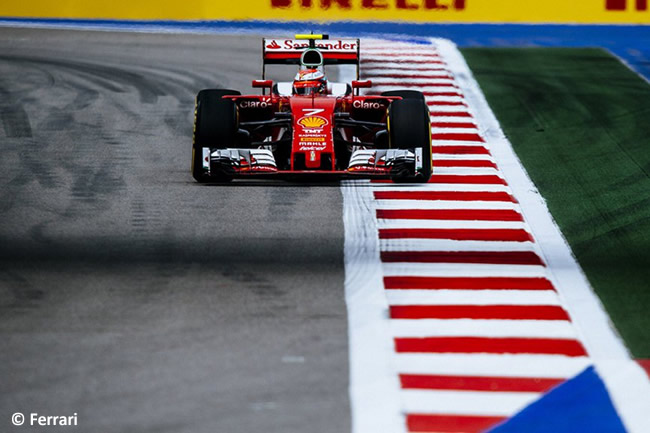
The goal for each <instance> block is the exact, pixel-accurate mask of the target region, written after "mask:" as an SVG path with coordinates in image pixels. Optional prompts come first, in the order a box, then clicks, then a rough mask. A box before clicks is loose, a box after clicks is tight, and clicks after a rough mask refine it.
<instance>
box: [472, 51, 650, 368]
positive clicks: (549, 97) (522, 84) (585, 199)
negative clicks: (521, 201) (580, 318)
mask: <svg viewBox="0 0 650 433" xmlns="http://www.w3.org/2000/svg"><path fill="white" fill-rule="evenodd" d="M462 52H463V55H464V56H465V58H466V59H467V62H468V63H469V66H470V68H471V69H472V71H473V72H474V75H475V77H476V79H477V80H478V82H479V84H480V85H481V88H482V90H483V92H484V93H485V96H486V98H487V100H488V102H489V104H490V107H491V108H492V110H494V112H495V114H496V116H497V118H498V119H499V122H500V123H501V126H502V128H503V130H504V131H505V133H506V135H507V136H508V138H509V140H510V141H511V143H512V145H513V146H514V149H515V151H516V153H517V155H518V156H519V158H520V159H521V161H522V163H523V164H524V166H525V167H526V170H527V171H528V174H529V175H530V177H531V178H532V180H533V182H534V183H535V185H537V187H538V189H539V191H540V192H541V194H542V195H543V196H544V198H545V199H546V201H547V204H548V207H549V209H550V211H551V213H552V215H553V217H554V218H555V220H556V222H557V223H558V225H559V226H560V229H561V230H562V233H563V234H564V236H565V237H566V239H567V241H568V242H569V244H570V245H571V248H572V250H573V252H574V254H575V256H576V258H577V259H578V261H579V262H580V265H581V266H582V269H583V270H584V271H585V273H586V275H587V278H588V279H589V281H590V283H591V285H592V286H593V287H594V289H595V291H596V292H597V294H598V296H599V297H600V299H601V300H602V302H603V304H604V305H605V308H606V309H607V312H608V313H609V315H610V317H611V318H612V320H613V322H614V324H615V326H616V328H617V329H618V331H619V332H620V334H621V336H622V337H623V339H624V340H625V343H626V344H627V346H628V347H629V348H630V350H631V352H632V353H633V355H634V356H636V357H638V358H650V85H648V83H647V82H645V81H644V80H642V79H641V78H640V77H639V76H637V75H636V74H635V73H634V72H632V71H630V70H629V69H628V68H627V67H626V66H625V65H623V64H622V63H621V62H620V61H619V60H618V59H616V58H615V57H613V56H612V55H610V54H608V53H607V52H605V51H603V50H599V49H573V48H525V49H524V48H508V49H493V48H468V49H463V50H462Z"/></svg>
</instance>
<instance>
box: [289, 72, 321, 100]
mask: <svg viewBox="0 0 650 433" xmlns="http://www.w3.org/2000/svg"><path fill="white" fill-rule="evenodd" d="M293 93H294V94H296V95H312V94H315V93H320V94H324V93H327V77H326V76H325V74H323V72H322V71H320V70H318V69H303V70H301V71H298V73H297V74H296V77H295V78H294V80H293Z"/></svg>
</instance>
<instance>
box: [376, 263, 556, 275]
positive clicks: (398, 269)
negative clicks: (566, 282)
mask: <svg viewBox="0 0 650 433" xmlns="http://www.w3.org/2000/svg"><path fill="white" fill-rule="evenodd" d="M382 267H383V269H384V275H385V276H400V275H401V276H414V275H417V276H420V277H546V268H545V267H544V266H540V265H492V264H483V263H384V264H383V266H382Z"/></svg>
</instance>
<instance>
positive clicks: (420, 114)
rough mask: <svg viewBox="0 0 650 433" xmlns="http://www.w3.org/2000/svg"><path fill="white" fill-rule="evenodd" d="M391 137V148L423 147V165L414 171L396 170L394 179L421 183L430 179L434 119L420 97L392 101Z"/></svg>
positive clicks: (390, 112) (389, 126)
mask: <svg viewBox="0 0 650 433" xmlns="http://www.w3.org/2000/svg"><path fill="white" fill-rule="evenodd" d="M388 139H389V148H391V149H410V150H412V151H414V152H415V149H416V148H421V149H422V161H421V162H422V164H421V165H422V167H421V168H418V169H417V171H415V173H413V172H410V173H409V172H408V171H405V170H402V171H400V172H399V173H396V174H395V176H394V177H393V181H395V182H421V183H426V182H428V181H429V179H431V173H432V167H433V163H432V160H431V119H430V114H429V109H428V107H427V105H426V103H425V102H424V101H423V100H420V99H418V98H413V99H399V100H396V101H393V102H392V103H391V104H390V107H389V108H388Z"/></svg>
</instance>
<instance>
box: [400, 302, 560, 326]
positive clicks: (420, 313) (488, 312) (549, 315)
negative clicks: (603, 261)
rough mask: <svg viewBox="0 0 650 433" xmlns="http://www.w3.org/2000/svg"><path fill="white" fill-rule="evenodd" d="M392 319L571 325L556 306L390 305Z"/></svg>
mask: <svg viewBox="0 0 650 433" xmlns="http://www.w3.org/2000/svg"><path fill="white" fill-rule="evenodd" d="M390 318H391V319H475V320H481V319H482V320H565V321H569V322H570V321H571V319H570V318H569V315H568V313H567V312H566V311H565V310H564V309H563V308H562V307H558V306H557V305H391V306H390ZM513 326H516V325H513Z"/></svg>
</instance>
